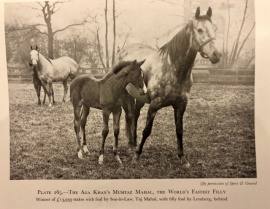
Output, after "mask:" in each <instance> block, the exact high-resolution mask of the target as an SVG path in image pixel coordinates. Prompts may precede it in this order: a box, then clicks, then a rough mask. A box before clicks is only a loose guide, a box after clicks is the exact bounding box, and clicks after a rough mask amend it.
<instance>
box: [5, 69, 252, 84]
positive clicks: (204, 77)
mask: <svg viewBox="0 0 270 209" xmlns="http://www.w3.org/2000/svg"><path fill="white" fill-rule="evenodd" d="M106 72H108V70H107V69H89V68H88V69H85V68H84V69H83V68H80V69H79V72H78V75H82V74H92V75H94V76H95V77H97V78H102V77H103V76H104V75H105V73H106ZM192 74H193V81H194V83H215V84H232V85H236V84H243V85H254V80H255V70H254V69H233V70H230V69H208V68H194V69H193V71H192ZM8 81H9V82H16V83H24V82H32V72H31V70H29V69H25V68H15V67H8Z"/></svg>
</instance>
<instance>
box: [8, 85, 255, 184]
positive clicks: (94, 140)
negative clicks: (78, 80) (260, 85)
mask: <svg viewBox="0 0 270 209" xmlns="http://www.w3.org/2000/svg"><path fill="white" fill-rule="evenodd" d="M54 90H55V99H56V102H57V103H56V105H55V106H53V107H52V108H49V107H48V105H47V104H48V102H47V103H46V105H41V106H38V105H37V98H36V93H35V90H34V87H33V84H30V83H28V84H17V83H16V84H15V83H9V98H10V101H9V102H10V179H147V178H153V179H161V178H254V177H256V155H255V133H254V86H231V85H210V84H197V83H195V84H194V85H193V88H192V90H191V92H190V97H189V104H188V106H187V110H186V112H185V115H184V151H185V154H186V155H187V156H188V159H189V162H190V164H191V167H190V168H185V167H183V166H181V165H180V164H179V159H178V157H177V151H176V149H177V146H176V136H175V126H174V117H173V109H172V108H171V107H168V108H163V109H161V110H160V111H159V112H158V114H157V116H156V119H155V121H154V126H153V130H152V134H151V136H150V137H149V138H148V140H147V141H146V144H145V146H144V150H143V153H142V155H141V158H140V161H139V162H138V163H136V164H134V163H132V157H133V151H132V150H130V149H129V147H128V145H127V140H126V137H125V131H124V127H125V124H124V113H123V114H122V117H121V130H120V140H119V152H120V157H121V159H122V161H123V164H122V165H119V164H118V163H117V162H116V161H115V160H114V157H113V153H112V143H113V131H112V128H111V131H110V133H109V135H108V138H107V141H106V145H105V159H104V165H102V166H101V165H99V164H98V153H99V144H100V140H101V130H102V115H101V112H100V111H99V110H95V109H92V110H91V112H90V115H89V118H88V122H87V127H86V129H87V142H88V147H89V150H90V152H91V154H90V156H86V157H85V158H84V159H83V160H80V159H78V158H77V153H76V139H75V133H74V129H73V109H72V105H71V103H70V102H66V103H64V104H61V103H60V101H61V100H62V95H63V87H62V85H60V84H54ZM42 97H43V94H42ZM68 98H69V96H68ZM146 112H147V106H145V107H144V108H143V109H142V112H141V117H140V118H139V126H138V141H140V136H141V133H142V130H143V127H144V124H145V119H146ZM110 127H112V120H110Z"/></svg>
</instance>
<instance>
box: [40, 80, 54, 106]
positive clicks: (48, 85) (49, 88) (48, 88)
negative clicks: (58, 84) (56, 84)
mask: <svg viewBox="0 0 270 209" xmlns="http://www.w3.org/2000/svg"><path fill="white" fill-rule="evenodd" d="M40 81H41V83H42V86H43V87H44V89H45V92H46V94H47V95H48V97H49V107H51V106H52V101H51V100H52V99H51V96H52V81H50V80H49V81H45V80H43V78H41V79H40Z"/></svg>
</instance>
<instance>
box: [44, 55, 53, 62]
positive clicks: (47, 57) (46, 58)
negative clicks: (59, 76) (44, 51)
mask: <svg viewBox="0 0 270 209" xmlns="http://www.w3.org/2000/svg"><path fill="white" fill-rule="evenodd" d="M43 57H45V58H46V60H48V61H49V62H50V63H51V64H52V61H51V59H50V58H48V57H46V56H44V55H43Z"/></svg>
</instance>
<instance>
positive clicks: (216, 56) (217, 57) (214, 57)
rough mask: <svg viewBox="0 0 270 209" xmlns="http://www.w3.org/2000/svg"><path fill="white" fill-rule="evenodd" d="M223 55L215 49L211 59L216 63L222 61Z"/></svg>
mask: <svg viewBox="0 0 270 209" xmlns="http://www.w3.org/2000/svg"><path fill="white" fill-rule="evenodd" d="M221 57H222V54H221V53H220V52H218V51H214V52H213V54H212V56H210V57H209V60H210V61H211V63H213V64H216V63H218V62H219V61H220V58H221Z"/></svg>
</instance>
